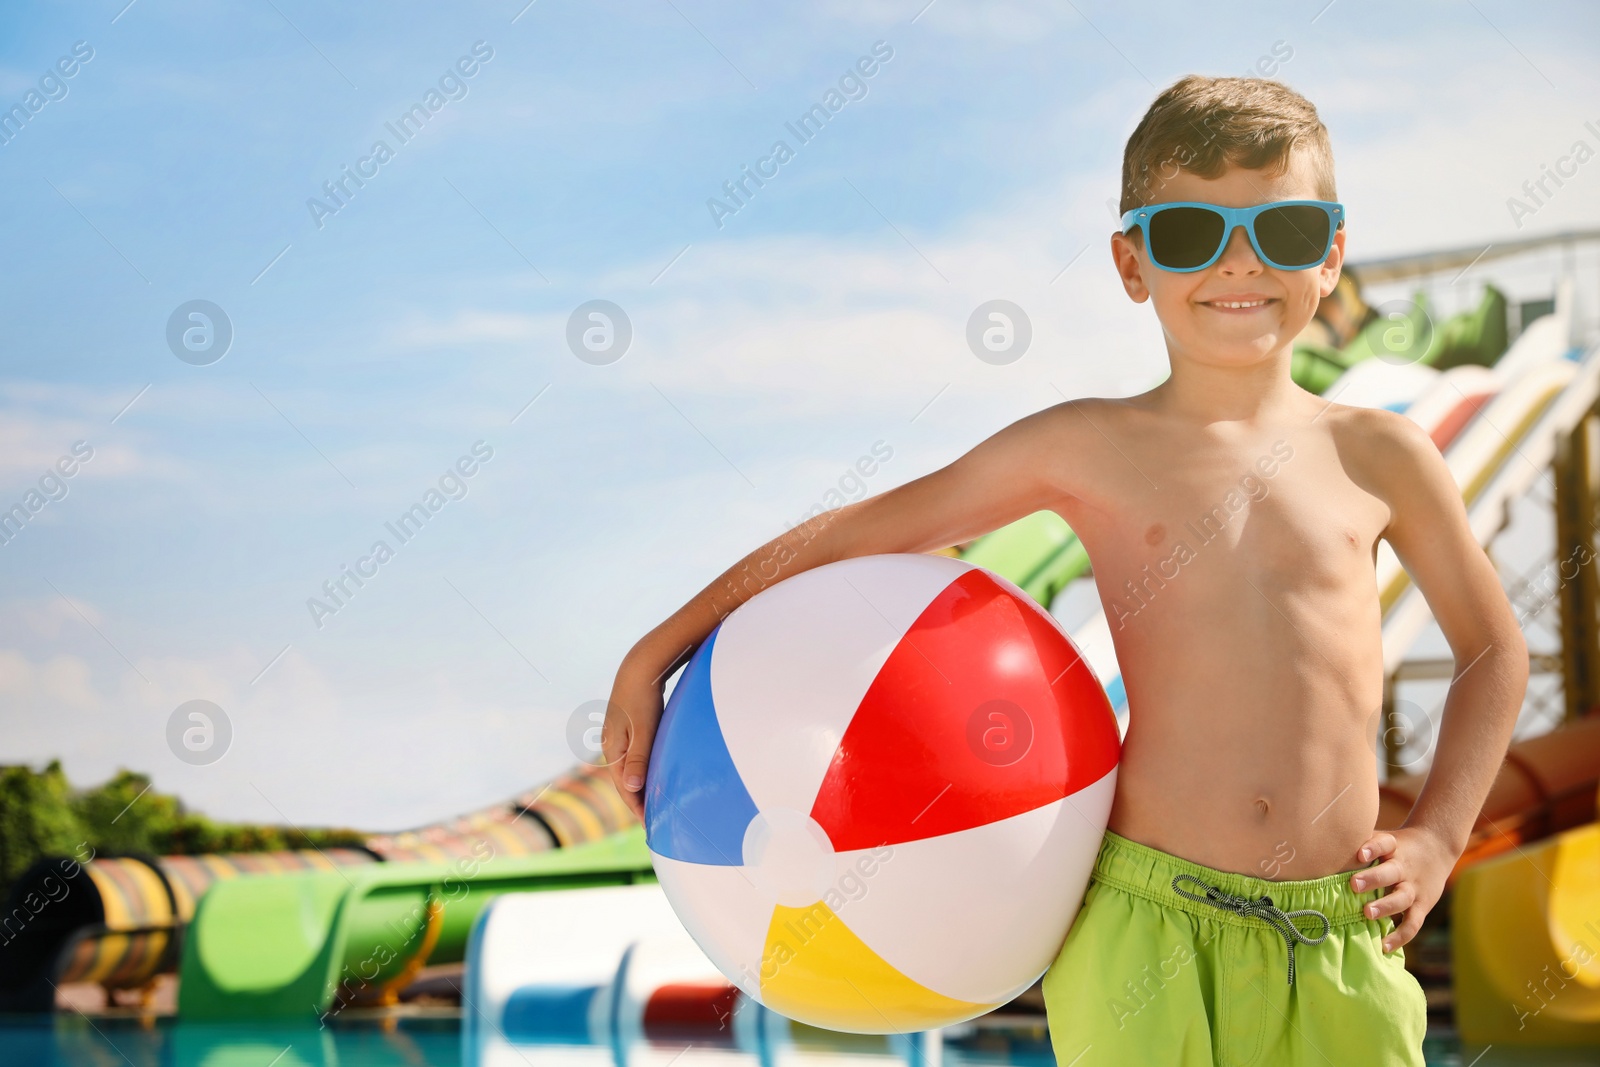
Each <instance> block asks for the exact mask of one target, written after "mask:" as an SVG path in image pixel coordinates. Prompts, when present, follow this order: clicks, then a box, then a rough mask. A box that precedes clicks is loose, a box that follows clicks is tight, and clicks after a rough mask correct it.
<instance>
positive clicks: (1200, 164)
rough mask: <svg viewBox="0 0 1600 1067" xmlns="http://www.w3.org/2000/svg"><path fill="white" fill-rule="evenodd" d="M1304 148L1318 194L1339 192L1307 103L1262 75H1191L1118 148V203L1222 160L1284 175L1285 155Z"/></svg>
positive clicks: (1318, 123)
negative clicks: (1119, 199) (1182, 171)
mask: <svg viewBox="0 0 1600 1067" xmlns="http://www.w3.org/2000/svg"><path fill="white" fill-rule="evenodd" d="M1295 151H1299V152H1303V153H1305V154H1306V156H1307V158H1308V159H1309V160H1310V162H1311V173H1312V176H1313V181H1314V182H1315V186H1316V195H1317V198H1318V199H1321V200H1337V199H1338V198H1339V196H1338V192H1337V190H1336V189H1335V188H1334V183H1333V146H1332V144H1330V143H1329V140H1328V128H1327V127H1326V126H1324V125H1323V124H1322V120H1321V119H1319V118H1317V109H1316V108H1315V107H1313V106H1312V104H1311V101H1309V100H1307V99H1306V98H1305V97H1303V96H1301V95H1300V94H1299V93H1297V92H1295V91H1294V90H1293V89H1291V88H1289V87H1288V86H1287V85H1284V84H1283V83H1282V82H1278V81H1272V80H1271V79H1268V78H1207V77H1205V76H1203V75H1200V74H1190V75H1189V76H1187V77H1185V78H1181V79H1179V80H1178V81H1176V82H1174V83H1173V84H1172V85H1171V86H1169V87H1168V88H1167V89H1166V91H1164V92H1163V93H1162V94H1161V95H1160V96H1158V97H1156V98H1155V101H1154V102H1153V103H1151V105H1150V108H1149V110H1147V111H1146V112H1145V113H1144V118H1142V119H1140V120H1139V125H1138V126H1137V127H1135V128H1134V131H1133V134H1132V135H1131V136H1130V137H1129V138H1128V144H1127V146H1126V147H1125V148H1124V149H1123V152H1122V205H1121V207H1120V208H1119V209H1118V210H1119V211H1129V210H1131V209H1133V208H1136V207H1143V206H1144V205H1146V204H1148V203H1151V202H1152V198H1153V197H1155V196H1157V195H1158V194H1159V192H1160V189H1161V187H1162V186H1163V185H1165V184H1166V183H1167V182H1168V181H1171V180H1172V178H1174V177H1175V176H1176V175H1177V173H1178V171H1179V170H1184V171H1188V172H1189V173H1191V174H1195V175H1198V176H1199V177H1202V178H1216V177H1218V176H1220V175H1221V174H1222V172H1223V170H1224V169H1225V168H1226V167H1227V166H1228V165H1230V164H1231V165H1233V166H1236V167H1244V168H1245V169H1247V170H1266V171H1267V172H1268V173H1272V174H1282V173H1284V172H1285V171H1286V170H1288V168H1289V160H1290V153H1292V152H1295Z"/></svg>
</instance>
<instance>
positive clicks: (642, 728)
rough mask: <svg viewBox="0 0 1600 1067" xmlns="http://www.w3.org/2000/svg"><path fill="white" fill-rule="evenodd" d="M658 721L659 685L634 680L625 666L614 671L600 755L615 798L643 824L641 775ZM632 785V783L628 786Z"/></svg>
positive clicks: (645, 767)
mask: <svg viewBox="0 0 1600 1067" xmlns="http://www.w3.org/2000/svg"><path fill="white" fill-rule="evenodd" d="M660 721H661V683H660V681H659V680H656V681H654V682H652V681H650V680H649V679H648V678H646V679H643V680H641V679H639V678H636V677H635V675H634V674H633V672H631V671H630V670H629V669H628V668H627V667H626V666H624V667H623V669H622V670H620V671H618V672H617V678H616V681H615V682H614V683H613V684H612V687H611V699H610V700H609V701H608V702H607V703H606V719H605V722H604V723H603V724H602V725H601V727H600V753H601V756H602V758H603V759H604V760H605V766H606V768H607V769H608V770H610V772H611V781H612V784H613V785H615V786H616V787H617V795H618V796H620V797H621V798H622V802H623V803H624V804H626V805H628V808H629V809H630V810H631V811H632V812H633V814H634V815H635V816H636V817H637V818H638V820H639V821H640V822H644V776H645V771H646V769H648V768H649V766H650V746H651V744H652V743H653V742H654V741H655V737H656V726H657V724H658V723H660ZM630 783H631V784H630Z"/></svg>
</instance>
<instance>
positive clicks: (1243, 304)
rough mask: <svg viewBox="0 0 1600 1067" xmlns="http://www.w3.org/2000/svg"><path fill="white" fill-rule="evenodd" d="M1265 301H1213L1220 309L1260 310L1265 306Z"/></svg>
mask: <svg viewBox="0 0 1600 1067" xmlns="http://www.w3.org/2000/svg"><path fill="white" fill-rule="evenodd" d="M1265 303H1266V301H1265V300H1213V301H1212V304H1213V305H1215V306H1216V307H1219V308H1258V307H1260V306H1261V305H1263V304H1265Z"/></svg>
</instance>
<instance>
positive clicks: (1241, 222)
mask: <svg viewBox="0 0 1600 1067" xmlns="http://www.w3.org/2000/svg"><path fill="white" fill-rule="evenodd" d="M1297 206H1305V207H1319V208H1321V209H1322V210H1323V211H1324V212H1326V213H1327V215H1328V222H1329V226H1328V241H1327V244H1326V245H1325V246H1324V247H1323V249H1322V254H1321V255H1320V256H1318V257H1317V258H1316V260H1315V261H1313V262H1311V263H1303V264H1300V265H1298V266H1290V265H1288V264H1284V263H1279V262H1277V261H1276V260H1274V259H1273V258H1271V257H1270V256H1268V255H1267V254H1266V253H1265V252H1263V251H1262V250H1261V242H1260V241H1258V240H1256V217H1257V216H1258V215H1260V214H1261V213H1262V212H1263V211H1271V210H1272V209H1273V208H1280V207H1297ZM1175 207H1200V208H1206V209H1207V210H1210V211H1214V212H1216V213H1217V214H1218V215H1221V216H1222V240H1220V241H1218V242H1217V248H1216V251H1214V252H1212V253H1211V258H1210V259H1208V260H1206V261H1205V262H1204V263H1202V264H1200V265H1199V266H1198V267H1169V266H1167V265H1166V264H1165V263H1162V262H1161V261H1160V260H1158V259H1156V257H1155V252H1154V251H1153V250H1152V248H1151V244H1150V229H1149V224H1150V220H1151V219H1152V218H1153V217H1155V216H1156V215H1159V214H1160V213H1161V212H1163V211H1166V210H1167V209H1169V208H1175ZM1344 218H1345V215H1344V205H1343V204H1341V203H1339V202H1337V201H1334V200H1274V201H1272V202H1271V203H1269V204H1256V205H1254V206H1253V207H1223V206H1222V205H1221V204H1207V203H1205V202H1203V201H1199V200H1178V201H1174V202H1173V203H1170V204H1150V205H1147V206H1145V207H1136V208H1132V209H1131V210H1128V211H1124V212H1123V213H1122V232H1123V233H1128V232H1130V231H1132V230H1136V229H1141V228H1142V229H1143V230H1144V247H1145V252H1146V254H1148V255H1149V257H1150V262H1151V263H1154V264H1155V265H1156V266H1157V267H1160V268H1161V269H1162V270H1165V271H1171V272H1173V273H1174V274H1192V273H1193V272H1195V271H1197V270H1205V269H1206V268H1207V267H1209V266H1211V264H1213V263H1215V262H1216V261H1217V260H1219V259H1221V258H1222V250H1223V249H1225V248H1227V247H1228V241H1229V239H1231V238H1232V237H1233V231H1234V230H1235V229H1237V228H1238V227H1240V226H1243V227H1244V232H1245V236H1246V237H1248V238H1249V239H1250V247H1251V248H1254V249H1255V251H1256V255H1257V256H1258V257H1259V258H1260V260H1261V262H1263V263H1265V264H1266V265H1267V266H1269V267H1271V268H1273V269H1274V270H1310V269H1311V268H1312V267H1320V266H1322V264H1323V263H1324V262H1326V261H1327V258H1328V253H1329V252H1331V251H1333V235H1334V234H1336V233H1338V232H1339V231H1340V230H1342V229H1344Z"/></svg>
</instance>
